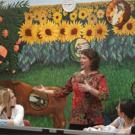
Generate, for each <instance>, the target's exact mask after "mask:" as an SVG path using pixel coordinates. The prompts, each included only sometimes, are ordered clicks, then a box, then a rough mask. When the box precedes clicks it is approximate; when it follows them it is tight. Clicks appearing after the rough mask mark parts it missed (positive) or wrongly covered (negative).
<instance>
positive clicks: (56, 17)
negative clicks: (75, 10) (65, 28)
mask: <svg viewBox="0 0 135 135" xmlns="http://www.w3.org/2000/svg"><path fill="white" fill-rule="evenodd" d="M61 20H62V15H61V13H60V12H55V13H53V21H54V22H55V23H58V24H59V23H60V22H61Z"/></svg>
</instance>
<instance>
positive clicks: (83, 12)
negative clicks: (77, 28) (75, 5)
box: [78, 8, 88, 20]
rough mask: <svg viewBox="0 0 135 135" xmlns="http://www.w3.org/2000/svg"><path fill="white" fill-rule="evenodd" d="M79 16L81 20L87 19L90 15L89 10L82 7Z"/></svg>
mask: <svg viewBox="0 0 135 135" xmlns="http://www.w3.org/2000/svg"><path fill="white" fill-rule="evenodd" d="M78 17H79V18H80V19H81V20H85V19H86V18H87V17H88V10H87V9H86V8H82V9H80V10H79V14H78Z"/></svg>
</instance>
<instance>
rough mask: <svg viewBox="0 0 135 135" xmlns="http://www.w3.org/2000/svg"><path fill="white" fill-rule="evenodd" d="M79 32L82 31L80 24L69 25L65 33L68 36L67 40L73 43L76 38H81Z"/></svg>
mask: <svg viewBox="0 0 135 135" xmlns="http://www.w3.org/2000/svg"><path fill="white" fill-rule="evenodd" d="M81 31H82V24H81V23H79V22H74V23H71V24H70V25H69V27H68V29H67V31H66V32H65V33H66V35H68V37H67V40H68V41H73V40H74V39H76V38H80V37H81Z"/></svg>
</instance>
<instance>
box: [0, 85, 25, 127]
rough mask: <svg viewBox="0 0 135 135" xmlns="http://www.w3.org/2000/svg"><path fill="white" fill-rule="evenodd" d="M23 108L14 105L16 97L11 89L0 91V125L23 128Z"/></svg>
mask: <svg viewBox="0 0 135 135" xmlns="http://www.w3.org/2000/svg"><path fill="white" fill-rule="evenodd" d="M23 117H24V108H23V107H22V106H21V105H19V104H16V97H15V95H14V93H13V91H12V90H11V89H8V88H6V89H1V90H0V125H3V126H24V123H23Z"/></svg>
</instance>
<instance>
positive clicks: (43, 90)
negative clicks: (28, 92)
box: [32, 85, 55, 94]
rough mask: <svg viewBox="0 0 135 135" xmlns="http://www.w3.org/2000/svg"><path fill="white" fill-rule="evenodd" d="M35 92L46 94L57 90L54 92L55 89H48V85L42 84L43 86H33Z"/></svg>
mask: <svg viewBox="0 0 135 135" xmlns="http://www.w3.org/2000/svg"><path fill="white" fill-rule="evenodd" d="M32 89H33V90H34V91H35V92H37V91H38V92H44V93H46V94H54V93H55V92H54V90H50V89H46V87H44V86H43V85H41V86H34V87H33V88H32Z"/></svg>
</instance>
